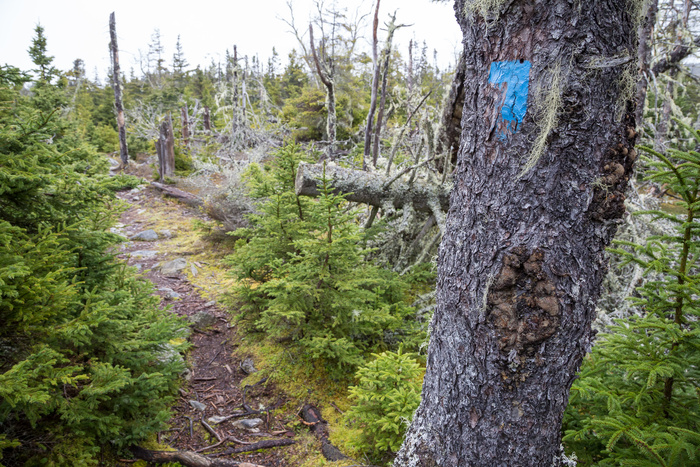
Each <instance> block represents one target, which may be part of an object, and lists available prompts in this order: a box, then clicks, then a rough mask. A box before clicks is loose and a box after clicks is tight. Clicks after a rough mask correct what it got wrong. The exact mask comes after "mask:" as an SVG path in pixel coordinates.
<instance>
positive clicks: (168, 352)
mask: <svg viewBox="0 0 700 467" xmlns="http://www.w3.org/2000/svg"><path fill="white" fill-rule="evenodd" d="M159 349H160V351H159V352H158V353H157V354H156V355H157V356H156V359H157V360H158V361H159V362H161V363H166V364H167V363H172V362H182V363H184V362H185V360H184V358H182V355H181V354H180V352H178V351H177V348H175V346H174V345H172V344H162V345H160V346H159Z"/></svg>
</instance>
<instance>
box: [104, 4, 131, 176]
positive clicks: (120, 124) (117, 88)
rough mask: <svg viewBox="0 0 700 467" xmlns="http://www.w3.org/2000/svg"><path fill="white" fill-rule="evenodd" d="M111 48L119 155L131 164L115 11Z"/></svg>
mask: <svg viewBox="0 0 700 467" xmlns="http://www.w3.org/2000/svg"><path fill="white" fill-rule="evenodd" d="M109 37H110V42H109V49H110V52H111V57H112V84H113V87H114V110H115V111H116V114H117V128H118V129H119V155H120V156H121V161H122V162H121V165H122V167H126V166H127V165H128V164H129V150H128V148H127V146H126V122H125V120H124V104H123V103H122V89H121V85H120V84H119V74H120V72H121V71H120V68H119V46H118V45H117V26H116V21H115V19H114V12H112V13H111V14H110V15H109Z"/></svg>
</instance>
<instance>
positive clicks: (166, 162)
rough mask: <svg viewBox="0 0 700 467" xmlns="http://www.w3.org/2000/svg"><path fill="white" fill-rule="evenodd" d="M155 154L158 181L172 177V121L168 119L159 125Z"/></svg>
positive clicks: (173, 156)
mask: <svg viewBox="0 0 700 467" xmlns="http://www.w3.org/2000/svg"><path fill="white" fill-rule="evenodd" d="M156 153H157V155H158V175H159V176H160V180H161V181H163V180H165V177H169V176H172V175H173V174H174V173H175V137H174V135H173V120H172V118H171V117H170V114H168V117H167V118H165V119H163V122H162V123H161V125H160V136H159V137H158V140H157V141H156Z"/></svg>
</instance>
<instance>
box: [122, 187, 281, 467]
mask: <svg viewBox="0 0 700 467" xmlns="http://www.w3.org/2000/svg"><path fill="white" fill-rule="evenodd" d="M119 197H120V198H121V199H122V200H124V201H126V202H127V203H129V204H130V207H129V209H128V210H127V211H126V212H125V213H124V214H123V215H122V217H121V223H122V224H123V227H122V228H121V232H122V234H123V235H125V236H126V237H130V236H131V235H134V234H136V233H138V232H140V231H143V230H146V229H149V228H154V229H156V231H158V227H157V224H158V223H157V222H156V221H154V214H157V213H159V212H160V213H161V215H162V213H163V212H164V210H165V212H166V218H167V216H168V214H167V209H168V208H169V209H171V211H172V208H173V202H172V201H169V200H164V199H163V198H162V197H161V195H160V194H159V193H158V192H156V191H155V190H153V189H151V188H146V189H144V190H142V191H138V192H136V191H133V190H132V191H125V192H121V193H119ZM177 214H178V216H180V217H184V218H188V219H195V218H198V219H200V220H203V221H207V218H206V216H204V215H203V214H202V213H200V212H198V211H196V210H194V209H191V208H188V207H186V206H183V205H177ZM162 224H163V223H162V221H161V226H162ZM166 225H167V224H166ZM168 227H169V226H168ZM168 227H166V228H168ZM176 235H177V234H176ZM168 242H170V243H168ZM137 250H157V251H158V253H157V254H156V255H155V256H153V257H151V258H142V257H133V256H130V253H132V252H134V251H137ZM173 250H174V249H173V247H172V240H168V239H165V238H163V237H162V236H160V238H159V240H157V241H154V242H138V241H134V242H128V243H126V244H124V246H123V247H122V250H121V251H120V253H119V256H120V257H121V258H123V259H124V260H125V261H126V262H127V263H128V264H129V265H140V267H141V271H142V274H143V275H144V277H146V278H148V279H149V280H150V281H152V282H153V283H154V285H155V287H156V289H159V288H163V287H167V288H170V289H172V290H173V291H175V292H177V293H178V294H180V297H179V298H177V299H174V300H167V299H166V297H165V295H166V292H162V291H158V292H157V293H158V294H159V295H160V296H161V297H163V299H162V302H161V306H163V307H166V306H169V307H170V311H171V312H173V313H176V314H177V315H179V316H183V317H186V316H191V315H194V314H195V313H198V312H201V311H206V312H208V313H210V314H213V315H214V316H216V318H217V321H216V323H215V324H214V325H213V326H211V327H209V328H207V329H205V330H203V331H197V330H194V331H193V332H192V334H191V336H190V343H191V350H190V351H189V352H188V354H187V361H188V364H189V367H190V371H191V373H190V375H189V376H188V378H189V380H188V381H186V382H185V384H184V385H183V386H182V388H181V389H180V398H179V400H178V402H177V403H176V405H175V406H174V407H173V410H172V413H173V416H172V419H171V420H170V427H171V428H170V429H169V430H167V431H164V432H161V433H159V434H158V440H159V442H160V443H161V444H162V445H168V446H170V447H172V448H174V449H177V450H187V451H202V452H201V454H204V455H211V456H214V455H216V453H217V452H218V453H220V452H222V451H224V450H225V449H227V448H241V447H243V446H245V445H246V444H244V443H255V442H259V441H262V440H269V439H275V440H278V439H289V438H293V437H294V432H293V431H292V430H291V429H290V427H288V426H286V425H285V423H283V421H282V420H280V419H278V418H277V417H276V416H275V415H274V414H273V413H271V411H272V410H274V409H275V408H276V407H279V406H281V405H282V404H283V403H285V402H286V401H285V400H284V396H280V395H279V394H278V392H277V391H276V390H275V387H274V385H272V384H268V383H267V381H264V380H263V381H259V382H258V383H257V384H254V385H252V386H246V387H245V388H243V389H241V381H242V380H243V378H245V377H246V374H245V373H244V372H243V370H242V369H241V367H240V364H241V361H240V360H239V359H238V358H236V357H234V355H233V354H234V350H235V348H236V347H237V346H238V342H239V335H238V331H237V327H235V326H232V325H231V324H230V323H229V317H228V314H227V312H226V311H225V310H224V309H223V308H221V307H220V306H219V305H218V304H217V303H216V302H214V301H212V300H210V299H211V298H212V297H211V296H210V297H203V296H202V294H203V293H204V290H203V289H202V288H201V287H198V286H196V285H193V284H192V283H191V282H190V280H189V279H188V277H189V274H190V271H192V269H191V268H192V266H194V267H195V268H196V269H195V271H196V270H197V266H200V267H203V265H201V264H199V263H198V262H197V261H194V260H191V258H188V263H192V266H191V265H190V264H188V266H187V274H178V275H177V276H176V277H164V276H163V275H162V274H161V273H160V271H159V269H158V267H157V265H158V263H160V262H162V261H168V260H171V259H174V258H175V257H177V256H182V255H185V254H187V253H186V252H182V251H181V252H179V254H176V255H173V253H177V252H176V251H173ZM190 401H199V402H201V403H203V404H205V405H206V408H205V410H204V416H203V417H202V414H201V412H199V411H198V410H196V409H195V408H194V407H193V406H192V404H191V403H190ZM236 413H239V414H240V413H246V415H245V416H238V417H234V418H232V419H230V420H227V421H225V422H223V423H220V424H218V425H214V424H211V423H210V426H211V427H212V428H213V429H214V430H215V431H216V432H217V435H218V436H219V437H220V438H221V439H224V438H228V441H225V442H223V443H221V444H220V445H219V446H218V447H216V448H211V449H206V448H208V447H210V446H212V445H214V444H216V443H217V442H218V441H217V439H216V438H215V437H214V436H213V435H212V434H211V433H210V432H208V431H207V429H206V427H205V426H204V424H203V423H202V418H203V419H204V421H206V420H207V419H209V418H210V417H212V416H228V415H231V414H236ZM242 418H248V419H250V418H260V419H262V420H263V424H262V425H260V426H259V427H258V429H259V432H255V433H254V432H251V431H248V430H244V429H238V428H235V427H234V426H233V423H234V422H235V421H237V420H240V419H242ZM233 439H235V440H236V441H233ZM284 449H289V448H285V447H281V448H273V449H266V450H262V451H258V452H255V453H249V454H237V455H234V456H233V457H231V459H232V460H236V461H240V462H250V463H253V464H262V465H264V466H268V467H275V466H284V465H288V464H287V463H286V461H285V460H284V457H283V455H282V454H283V453H282V452H280V451H281V450H284Z"/></svg>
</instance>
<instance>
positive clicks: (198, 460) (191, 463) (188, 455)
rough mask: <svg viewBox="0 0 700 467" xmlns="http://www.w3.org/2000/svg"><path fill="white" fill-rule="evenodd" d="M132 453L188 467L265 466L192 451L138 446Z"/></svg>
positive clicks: (141, 457) (151, 460)
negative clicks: (210, 456) (211, 457)
mask: <svg viewBox="0 0 700 467" xmlns="http://www.w3.org/2000/svg"><path fill="white" fill-rule="evenodd" d="M131 453H132V454H133V455H134V457H136V458H137V459H142V460H145V461H146V462H152V463H154V464H166V463H169V462H179V463H180V464H182V465H184V466H186V467H264V466H261V465H258V464H251V463H249V462H237V461H234V460H230V459H209V458H208V457H204V456H202V455H200V454H197V453H195V452H192V451H151V450H148V449H144V448H141V447H138V446H132V447H131Z"/></svg>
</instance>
